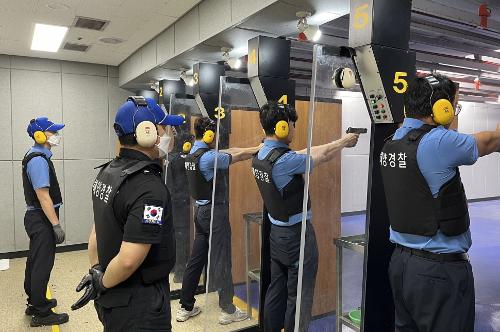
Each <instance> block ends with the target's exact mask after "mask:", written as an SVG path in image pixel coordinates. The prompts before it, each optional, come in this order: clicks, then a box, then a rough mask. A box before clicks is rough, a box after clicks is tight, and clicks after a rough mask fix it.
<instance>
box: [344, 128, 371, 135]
mask: <svg viewBox="0 0 500 332" xmlns="http://www.w3.org/2000/svg"><path fill="white" fill-rule="evenodd" d="M345 132H346V134H358V135H359V134H366V133H367V132H368V129H366V128H353V127H349V128H347V130H346V131H345Z"/></svg>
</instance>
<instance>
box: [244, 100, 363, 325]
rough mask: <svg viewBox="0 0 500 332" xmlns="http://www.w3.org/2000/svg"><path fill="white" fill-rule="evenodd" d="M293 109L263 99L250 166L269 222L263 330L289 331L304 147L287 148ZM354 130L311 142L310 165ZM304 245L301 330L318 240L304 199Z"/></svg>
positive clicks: (345, 143)
mask: <svg viewBox="0 0 500 332" xmlns="http://www.w3.org/2000/svg"><path fill="white" fill-rule="evenodd" d="M297 120H298V115H297V112H296V111H295V109H294V108H293V107H292V106H290V105H283V104H278V103H277V102H275V101H269V102H268V103H267V104H266V105H264V106H263V107H262V108H261V110H260V123H261V125H262V128H263V129H264V132H265V134H266V139H265V140H264V146H263V147H262V149H261V150H260V151H259V153H258V154H257V155H256V156H255V157H254V158H253V161H252V172H253V175H254V177H255V180H256V182H257V186H258V187H259V191H260V194H261V196H262V199H263V201H264V207H265V210H266V211H267V212H268V216H267V217H268V218H269V220H270V222H271V234H270V246H271V248H270V253H271V283H270V285H269V288H268V289H267V292H266V300H265V304H264V324H263V325H264V331H267V332H277V331H281V329H282V328H284V329H285V331H287V332H288V331H293V330H294V327H295V305H296V301H297V282H298V271H299V252H300V235H301V221H302V215H303V213H302V204H303V199H304V179H303V174H304V173H305V172H306V163H307V151H306V150H301V151H297V152H295V151H292V150H290V143H291V142H292V141H293V138H294V136H295V122H297ZM358 137H359V135H357V134H347V135H345V136H344V137H342V138H341V139H339V140H336V141H333V142H331V143H327V144H324V145H319V146H314V147H312V148H311V168H310V169H311V171H312V169H313V167H317V166H318V165H320V164H322V163H325V162H328V161H330V160H332V159H333V158H334V157H335V155H336V154H337V152H339V151H340V150H342V149H343V148H345V147H353V146H355V145H356V144H357V141H358ZM307 206H308V210H307V212H306V213H307V217H306V218H307V225H306V234H305V247H304V276H303V281H302V302H301V315H300V327H299V331H307V329H308V326H309V321H310V320H311V309H312V304H313V296H314V285H315V283H316V272H317V270H318V246H317V243H316V236H315V233H314V228H313V225H312V223H311V218H312V211H311V202H310V201H309V202H308V204H307Z"/></svg>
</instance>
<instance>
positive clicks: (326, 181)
mask: <svg viewBox="0 0 500 332" xmlns="http://www.w3.org/2000/svg"><path fill="white" fill-rule="evenodd" d="M296 108H297V112H298V114H299V120H298V121H297V124H296V131H295V139H294V142H293V144H292V146H291V147H292V148H293V149H294V150H301V149H304V148H305V147H306V142H307V120H308V118H307V114H308V110H309V109H308V108H309V102H304V101H297V102H296ZM314 122H315V124H314V136H313V145H319V144H324V143H328V142H331V141H333V140H336V139H338V138H340V136H341V130H342V129H341V125H342V112H341V105H340V104H330V103H317V104H316V111H315V119H314ZM231 129H232V130H231V132H232V134H231V136H230V146H231V147H236V146H237V147H248V146H254V145H257V144H259V143H260V141H261V139H262V138H263V134H262V128H261V126H260V122H259V117H258V113H257V112H250V111H234V110H233V111H232V113H231ZM229 181H230V190H229V194H230V212H229V215H230V222H231V228H232V257H233V261H232V263H233V279H234V282H235V283H243V282H244V281H245V259H244V258H245V238H244V222H243V218H242V215H243V214H245V213H248V212H259V211H261V210H262V200H261V197H260V194H259V191H258V188H257V185H256V183H255V180H254V179H253V176H252V174H251V161H250V160H249V161H245V162H241V163H237V164H234V165H232V166H231V168H230V180H229ZM340 188H341V186H340V153H339V155H338V157H337V158H335V159H334V160H332V161H330V162H328V163H326V164H324V165H321V166H319V167H317V168H315V169H314V171H313V173H312V176H311V189H310V194H311V199H312V202H313V206H312V209H313V220H312V221H313V224H314V228H315V231H316V238H317V241H318V248H319V252H320V255H319V269H318V275H317V281H316V289H315V300H314V307H313V315H320V314H324V313H328V312H332V311H334V310H335V301H336V300H335V299H336V290H335V285H336V278H335V263H336V262H335V247H334V245H333V239H334V238H336V237H338V236H339V235H340ZM257 234H258V233H257V229H256V228H255V229H252V251H251V255H252V258H253V260H252V261H253V262H252V263H253V264H256V263H257V262H258V261H256V260H255V258H256V257H258V256H257V255H259V252H258V248H259V247H258V246H259V243H258V237H257ZM306 273H307V271H306Z"/></svg>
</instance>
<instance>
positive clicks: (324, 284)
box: [292, 101, 342, 316]
mask: <svg viewBox="0 0 500 332" xmlns="http://www.w3.org/2000/svg"><path fill="white" fill-rule="evenodd" d="M295 107H296V109H297V113H298V114H299V121H298V122H297V130H296V131H295V133H296V138H295V140H294V142H293V144H292V148H293V149H294V150H301V149H304V148H306V143H307V115H308V111H309V102H304V101H297V102H296V103H295ZM341 131H342V108H341V105H340V104H330V103H320V102H317V103H316V110H315V113H314V131H313V142H312V145H320V144H325V143H328V142H331V141H334V140H336V139H339V138H340V137H341V136H342V133H341ZM340 165H341V159H340V152H339V153H338V155H337V157H336V158H335V159H333V160H332V161H330V162H328V163H326V164H323V165H320V166H318V167H316V168H314V169H313V173H312V174H311V182H310V190H309V193H310V195H311V200H312V214H313V217H312V223H313V225H314V230H315V232H316V240H317V241H318V249H319V264H318V275H317V278H316V289H315V292H314V305H313V316H316V315H321V314H324V313H328V312H332V311H334V310H335V305H336V289H335V287H336V268H335V264H336V259H335V257H336V251H335V250H336V249H335V246H334V245H333V239H334V238H337V237H339V236H340V192H341V185H340V174H341V172H340ZM305 273H307V271H305Z"/></svg>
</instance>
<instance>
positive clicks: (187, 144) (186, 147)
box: [182, 142, 192, 153]
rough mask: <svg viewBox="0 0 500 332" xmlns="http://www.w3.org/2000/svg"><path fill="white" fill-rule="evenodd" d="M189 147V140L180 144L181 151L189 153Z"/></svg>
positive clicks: (190, 145)
mask: <svg viewBox="0 0 500 332" xmlns="http://www.w3.org/2000/svg"><path fill="white" fill-rule="evenodd" d="M191 147H192V144H191V142H184V144H183V145H182V152H184V153H189V151H191Z"/></svg>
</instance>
